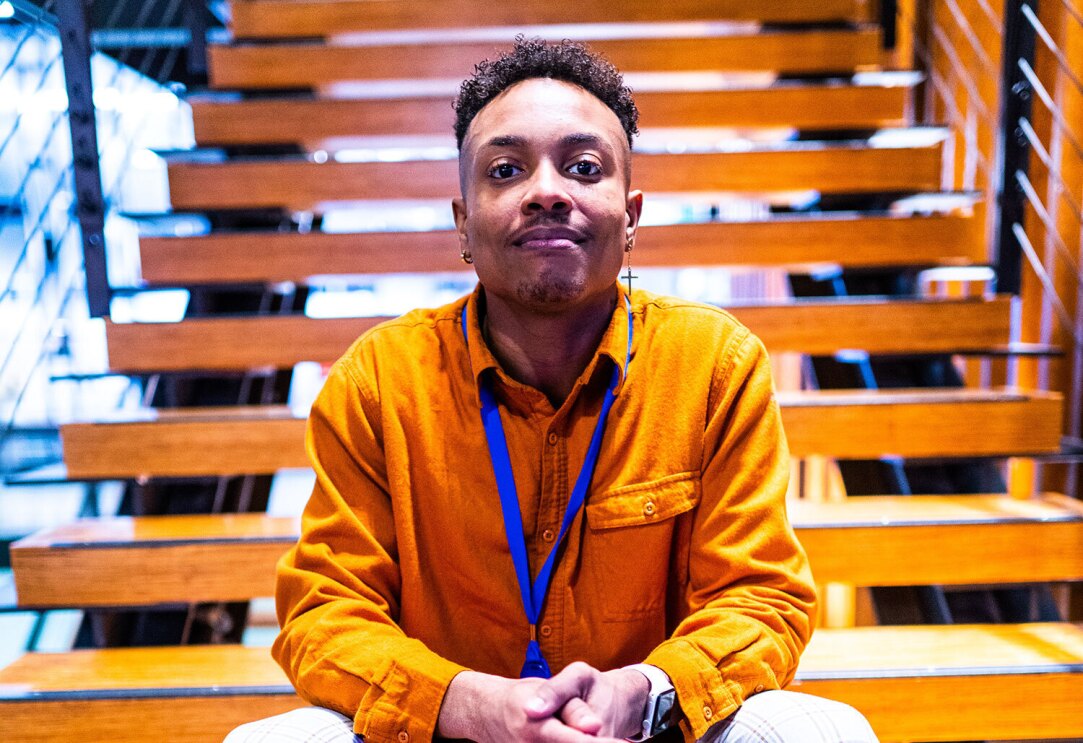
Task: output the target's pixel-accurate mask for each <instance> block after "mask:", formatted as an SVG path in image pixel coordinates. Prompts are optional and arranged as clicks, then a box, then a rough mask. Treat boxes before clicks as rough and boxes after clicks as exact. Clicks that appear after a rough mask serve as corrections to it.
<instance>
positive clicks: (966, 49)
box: [900, 0, 1083, 492]
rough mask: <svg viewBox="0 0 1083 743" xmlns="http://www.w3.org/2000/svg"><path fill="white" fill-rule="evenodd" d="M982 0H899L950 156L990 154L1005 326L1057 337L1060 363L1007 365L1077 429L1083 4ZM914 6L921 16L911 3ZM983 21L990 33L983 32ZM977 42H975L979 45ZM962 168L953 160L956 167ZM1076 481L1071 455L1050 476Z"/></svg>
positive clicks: (1081, 390) (1073, 485)
mask: <svg viewBox="0 0 1083 743" xmlns="http://www.w3.org/2000/svg"><path fill="white" fill-rule="evenodd" d="M993 6H997V4H996V3H990V2H988V0H929V2H927V3H916V4H909V5H908V4H904V3H900V19H901V22H905V23H907V24H908V27H907V30H908V32H909V33H910V34H911V36H912V38H911V39H910V40H909V48H910V49H912V51H913V53H914V58H915V59H916V60H918V63H919V65H920V66H923V67H924V68H925V69H926V70H927V72H928V75H927V80H928V86H927V93H928V96H929V97H928V98H927V101H928V103H929V111H931V112H933V115H934V116H943V117H944V118H946V119H947V123H948V124H949V126H951V127H952V130H953V131H954V133H955V136H956V137H959V138H961V139H962V140H963V141H962V142H961V149H960V150H958V151H956V152H955V153H954V155H955V157H956V158H957V163H958V164H960V165H962V166H963V167H964V168H965V167H966V164H967V163H969V162H980V161H981V158H983V157H990V166H991V169H990V171H989V172H986V171H985V170H984V168H979V176H980V177H985V176H988V180H987V181H985V182H982V183H979V184H978V186H977V187H978V188H979V189H981V190H984V191H985V193H986V194H987V195H988V196H989V197H990V199H995V201H996V207H997V208H996V209H995V210H991V219H990V221H989V225H988V227H989V233H990V234H989V238H990V239H989V245H990V254H991V256H992V259H993V263H994V264H995V269H996V289H997V291H998V292H1001V293H1010V294H1013V295H1017V296H1020V297H1021V299H1020V301H1019V303H1018V307H1019V312H1018V313H1017V315H1016V319H1015V321H1014V322H1013V326H1014V331H1013V332H1014V333H1015V336H1014V337H1015V338H1016V339H1017V340H1026V341H1029V342H1041V343H1056V344H1062V345H1064V346H1065V347H1066V354H1065V357H1064V359H1065V363H1066V364H1067V366H1066V367H1062V368H1061V369H1060V370H1058V369H1057V368H1056V367H1054V366H1052V365H1050V363H1049V362H1048V361H1040V360H1039V361H1034V362H1032V363H1026V364H1015V365H1013V366H1012V367H1010V368H1009V371H1008V373H1009V374H1017V375H1018V374H1023V375H1025V379H1026V383H1027V384H1032V385H1036V386H1038V387H1040V388H1043V389H1056V390H1059V391H1060V392H1062V393H1064V395H1065V398H1066V399H1067V401H1068V417H1067V420H1066V426H1065V433H1066V434H1067V435H1068V436H1070V437H1075V438H1076V439H1079V438H1080V437H1081V435H1083V265H1081V259H1080V257H1079V255H1080V250H1081V248H1083V201H1081V200H1080V198H1081V196H1080V191H1079V188H1078V186H1079V177H1080V173H1083V122H1081V121H1079V116H1080V114H1079V112H1078V105H1077V102H1078V100H1079V97H1080V96H1083V70H1081V69H1080V68H1079V62H1078V60H1077V59H1075V58H1074V56H1072V58H1069V55H1074V52H1073V51H1072V49H1073V48H1074V47H1073V43H1075V42H1078V41H1079V40H1080V39H1081V38H1083V11H1081V10H1080V9H1079V5H1078V2H1074V0H1059V2H1050V1H1049V0H1045V2H1042V1H1041V0H1005V2H1004V3H1003V6H1002V7H1003V15H1001V16H998V14H997V13H995V12H994V10H993ZM997 9H998V10H999V7H998V8H997ZM924 12H927V13H928V14H929V15H928V17H927V19H926V17H925V16H923V15H920V14H921V13H924ZM926 20H927V21H928V22H927V23H926V22H925V21H926ZM989 22H991V23H989ZM978 24H980V26H979V25H978ZM990 25H991V26H992V27H993V29H994V30H996V31H997V33H998V34H999V38H997V36H995V35H994V34H993V33H991V32H990V29H989V28H988V27H987V26H990ZM982 45H984V46H985V48H984V49H981V48H979V47H981V46H982ZM957 47H958V48H957ZM971 47H973V53H971ZM998 58H999V59H1000V80H999V87H998V89H997V92H996V96H997V97H996V99H994V92H993V88H992V86H990V85H987V84H985V83H984V82H983V81H986V80H989V73H990V69H989V65H988V62H987V61H988V60H989V59H998ZM903 62H904V63H905V60H903ZM1035 101H1037V105H1035ZM989 112H992V113H994V114H996V118H995V120H993V121H989V120H988V114H989ZM974 120H977V121H980V122H981V123H980V124H979V125H978V126H980V127H984V126H986V125H988V126H989V127H990V129H988V130H983V131H982V134H984V133H985V132H986V131H992V132H993V133H994V135H995V140H994V144H993V146H990V145H989V140H988V138H986V137H984V136H981V137H976V138H975V137H973V136H972V135H973V121H974ZM929 123H932V122H931V121H930V122H929ZM937 123H939V122H937ZM1043 139H1044V141H1043ZM1031 165H1033V166H1034V167H1033V168H1031ZM957 172H958V171H957ZM967 172H968V171H967V170H965V169H964V170H962V177H963V178H966V177H967ZM953 185H955V186H958V183H955V184H953ZM1024 276H1026V281H1024ZM1031 293H1033V295H1034V296H1031ZM1024 295H1025V296H1024ZM1035 300H1036V301H1035ZM1081 485H1083V469H1081V468H1079V467H1078V466H1077V465H1076V464H1073V465H1072V466H1071V467H1070V468H1069V470H1068V475H1067V483H1066V484H1058V485H1057V486H1058V487H1061V486H1064V487H1066V488H1067V490H1068V491H1069V492H1078V491H1079V488H1080V486H1081Z"/></svg>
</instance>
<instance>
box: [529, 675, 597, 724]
mask: <svg viewBox="0 0 1083 743" xmlns="http://www.w3.org/2000/svg"><path fill="white" fill-rule="evenodd" d="M594 673H597V672H596V671H594V670H593V669H592V668H590V667H589V666H588V665H586V664H585V663H573V664H571V665H570V666H568V667H567V668H565V669H564V670H563V671H561V672H560V673H558V674H557V675H556V676H554V677H553V678H551V679H548V680H546V681H545V682H544V683H542V684H539V685H538V686H537V687H536V688H535V689H534V695H533V696H532V697H531V698H529V699H527V702H526V705H525V711H526V714H527V717H528V718H530V719H532V720H537V719H540V718H543V717H550V716H552V715H554V714H556V712H557V710H559V709H560V708H561V707H563V706H564V705H565V704H567V703H568V701H569V700H571V699H575V698H577V697H583V696H585V695H586V692H587V690H588V689H589V688H590V684H591V681H592V677H593V674H594Z"/></svg>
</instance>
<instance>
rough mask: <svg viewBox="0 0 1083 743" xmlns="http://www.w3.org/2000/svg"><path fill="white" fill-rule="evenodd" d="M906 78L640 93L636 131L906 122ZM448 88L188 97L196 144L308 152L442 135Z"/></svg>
mask: <svg viewBox="0 0 1083 743" xmlns="http://www.w3.org/2000/svg"><path fill="white" fill-rule="evenodd" d="M910 95H911V88H910V86H909V85H850V84H841V85H840V84H831V83H815V84H809V85H793V84H780V85H775V86H771V87H766V88H751V89H749V88H745V89H742V88H731V89H715V90H684V91H682V90H665V91H657V92H654V91H638V92H637V93H636V106H637V107H638V108H639V114H640V116H639V127H640V129H644V130H645V129H650V128H652V127H736V128H752V127H792V128H795V129H802V130H823V129H879V128H882V127H893V126H903V125H905V124H906V118H907V104H908V101H909V97H910ZM453 99H454V96H453V95H448V96H427V97H414V98H391V99H388V98H375V99H374V98H369V99H328V98H302V99H298V98H270V99H254V100H239V101H223V100H217V99H213V98H202V99H200V98H190V99H189V101H188V102H189V104H191V106H192V118H193V121H194V124H195V136H196V142H197V144H199V145H200V146H202V147H209V146H210V147H213V146H229V145H234V146H235V145H270V144H301V145H304V146H305V148H306V149H308V150H309V151H312V150H316V149H324V150H331V151H334V150H338V149H342V148H344V147H349V146H351V145H352V146H361V145H363V144H364V143H365V142H364V138H366V137H373V136H382V135H434V134H437V135H446V136H447V138H448V141H449V143H454V139H453V135H452V131H453V125H454V122H455V112H454V111H453V110H452V108H451V103H452V100H453Z"/></svg>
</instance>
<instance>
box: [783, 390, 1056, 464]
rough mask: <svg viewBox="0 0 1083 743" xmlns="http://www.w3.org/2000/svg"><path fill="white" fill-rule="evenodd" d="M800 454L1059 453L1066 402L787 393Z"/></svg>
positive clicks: (786, 420)
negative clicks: (1063, 403) (1062, 416)
mask: <svg viewBox="0 0 1083 743" xmlns="http://www.w3.org/2000/svg"><path fill="white" fill-rule="evenodd" d="M778 402H779V405H780V407H781V409H782V421H783V424H784V426H785V428H786V439H787V442H788V443H789V446H790V452H791V453H792V454H793V455H794V456H798V457H805V456H809V455H813V454H819V455H823V456H828V457H836V458H839V459H874V458H879V457H906V458H939V457H966V456H975V457H982V456H998V455H1010V454H1016V455H1021V456H1023V455H1026V454H1028V453H1029V454H1040V453H1043V452H1044V453H1054V452H1057V451H1059V450H1060V421H1061V415H1062V400H1061V397H1060V396H1059V395H1057V394H1056V393H1046V392H1033V391H1020V390H1011V389H1003V390H977V389H960V390H948V389H927V390H926V389H911V390H872V391H866V390H861V391H850V390H822V391H816V392H780V393H778Z"/></svg>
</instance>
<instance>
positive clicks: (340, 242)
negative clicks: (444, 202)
mask: <svg viewBox="0 0 1083 743" xmlns="http://www.w3.org/2000/svg"><path fill="white" fill-rule="evenodd" d="M980 229H981V222H980V220H977V219H973V218H972V217H970V216H968V215H965V214H961V213H956V214H946V215H935V216H930V217H922V216H909V215H907V216H885V215H869V216H858V215H856V214H850V213H844V214H841V215H813V216H811V217H796V218H777V219H769V220H764V221H759V222H712V223H708V224H675V225H664V226H653V227H640V228H639V232H638V235H637V237H636V254H635V257H636V265H637V266H763V267H777V266H788V267H794V268H800V267H803V266H810V265H817V264H825V263H826V264H837V265H841V266H844V267H847V268H864V267H872V266H935V265H940V264H971V263H980V262H982V261H984V260H985V248H984V245H983V244H982V241H981V239H980V235H979V230H980ZM139 247H140V253H141V256H140V258H141V263H142V271H143V280H144V281H145V282H146V283H147V284H149V285H151V286H192V285H199V284H222V283H225V284H231V283H232V284H236V283H277V282H280V281H293V282H297V283H306V282H307V281H308V280H309V279H310V278H311V277H313V276H326V275H335V274H380V273H402V272H417V273H429V272H440V271H463V270H467V267H466V266H464V265H463V264H462V262H461V261H460V260H459V251H458V242H457V240H456V237H455V233H454V232H451V231H447V230H440V231H435V232H366V233H339V234H334V233H323V232H309V233H306V234H301V233H280V232H237V233H216V234H210V235H199V236H194V237H158V238H154V237H143V238H140V241H139ZM257 255H258V256H259V259H258V260H254V259H253V256H257Z"/></svg>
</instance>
